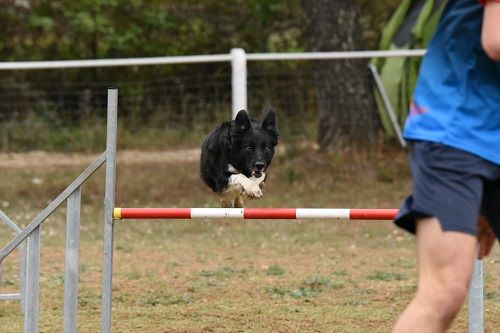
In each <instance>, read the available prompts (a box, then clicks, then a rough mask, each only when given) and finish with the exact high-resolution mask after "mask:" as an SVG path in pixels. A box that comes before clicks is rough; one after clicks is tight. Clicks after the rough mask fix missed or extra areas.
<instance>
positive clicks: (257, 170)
mask: <svg viewBox="0 0 500 333" xmlns="http://www.w3.org/2000/svg"><path fill="white" fill-rule="evenodd" d="M278 137H279V134H278V129H277V127H276V115H275V114H274V111H272V110H270V109H268V110H266V112H265V115H264V118H263V120H262V123H259V122H257V121H255V120H253V119H250V117H249V116H248V114H247V112H246V111H245V110H241V111H239V112H238V114H237V115H236V119H235V120H232V121H226V122H224V123H222V124H221V125H220V126H218V127H217V128H215V129H214V130H213V131H212V132H210V133H209V134H208V135H207V137H206V138H205V139H204V140H203V143H202V145H201V159H200V175H201V178H202V179H203V181H204V182H205V183H206V184H207V185H208V187H210V188H211V189H212V191H214V192H216V193H218V194H220V195H221V198H222V201H221V204H222V206H223V207H243V196H247V197H251V198H260V197H261V196H262V191H261V189H262V186H263V182H264V180H265V177H266V175H265V173H264V172H265V171H266V170H267V168H268V167H269V165H270V164H271V160H272V158H273V155H274V148H275V146H276V145H277V144H278Z"/></svg>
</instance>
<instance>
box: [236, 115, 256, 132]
mask: <svg viewBox="0 0 500 333" xmlns="http://www.w3.org/2000/svg"><path fill="white" fill-rule="evenodd" d="M234 122H235V124H236V130H237V131H246V130H248V129H250V127H251V126H252V124H251V122H250V117H249V116H248V113H247V112H246V111H245V110H240V111H239V112H238V114H237V115H236V119H235V120H234Z"/></svg>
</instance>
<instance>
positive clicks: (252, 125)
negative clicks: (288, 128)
mask: <svg viewBox="0 0 500 333" xmlns="http://www.w3.org/2000/svg"><path fill="white" fill-rule="evenodd" d="M278 136H279V134H278V129H277V127H276V115H275V114H274V111H273V110H271V109H266V110H265V113H264V117H263V120H262V122H261V123H259V122H257V121H255V120H253V119H250V117H249V116H248V114H247V113H246V111H245V110H241V111H240V112H238V114H237V115H236V119H235V120H234V128H233V131H232V140H231V141H232V145H231V161H230V163H231V164H232V165H233V166H234V167H235V168H236V169H237V170H238V171H240V172H241V173H243V174H244V175H245V176H247V177H251V176H255V177H257V178H258V177H260V176H261V175H262V173H263V172H265V171H266V170H267V168H268V167H269V165H270V164H271V160H272V158H273V156H274V147H275V146H276V145H277V144H278Z"/></svg>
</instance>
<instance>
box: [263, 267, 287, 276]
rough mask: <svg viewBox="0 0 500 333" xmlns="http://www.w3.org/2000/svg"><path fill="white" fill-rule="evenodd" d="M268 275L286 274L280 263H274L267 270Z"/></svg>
mask: <svg viewBox="0 0 500 333" xmlns="http://www.w3.org/2000/svg"><path fill="white" fill-rule="evenodd" d="M266 274H267V275H271V276H277V275H283V274H285V270H284V269H283V267H281V266H280V265H272V266H271V267H269V268H268V269H267V271H266Z"/></svg>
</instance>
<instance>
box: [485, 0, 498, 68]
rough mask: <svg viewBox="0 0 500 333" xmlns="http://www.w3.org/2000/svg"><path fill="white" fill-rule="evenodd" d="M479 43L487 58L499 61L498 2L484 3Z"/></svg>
mask: <svg viewBox="0 0 500 333" xmlns="http://www.w3.org/2000/svg"><path fill="white" fill-rule="evenodd" d="M481 43H482V45H483V49H484V51H485V52H486V54H487V55H488V57H490V58H491V59H492V60H495V61H500V1H498V0H489V1H488V0H487V1H485V4H484V15H483V28H482V33H481Z"/></svg>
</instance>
